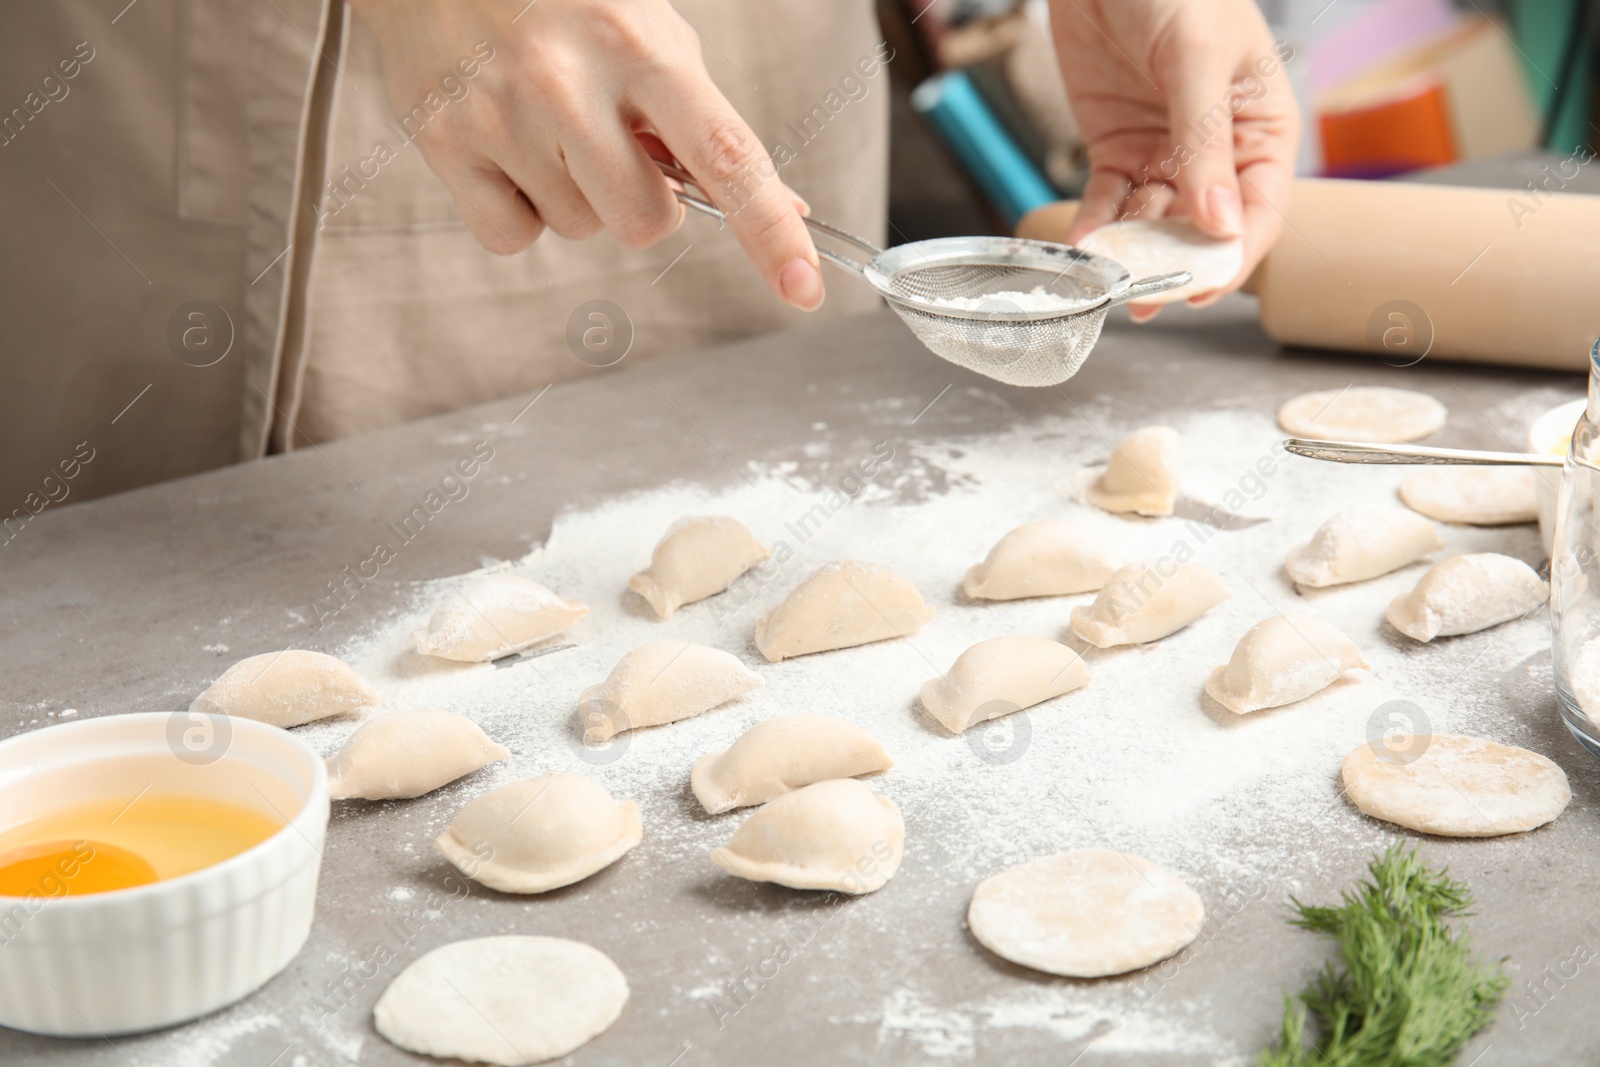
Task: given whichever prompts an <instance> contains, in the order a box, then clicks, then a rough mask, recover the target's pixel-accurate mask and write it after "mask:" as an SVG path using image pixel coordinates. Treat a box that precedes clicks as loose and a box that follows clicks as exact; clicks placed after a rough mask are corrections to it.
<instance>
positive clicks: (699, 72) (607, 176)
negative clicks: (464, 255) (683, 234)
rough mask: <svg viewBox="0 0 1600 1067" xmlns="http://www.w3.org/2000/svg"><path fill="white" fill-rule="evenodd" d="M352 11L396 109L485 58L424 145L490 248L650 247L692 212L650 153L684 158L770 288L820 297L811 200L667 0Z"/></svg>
mask: <svg viewBox="0 0 1600 1067" xmlns="http://www.w3.org/2000/svg"><path fill="white" fill-rule="evenodd" d="M351 4H352V6H353V7H354V8H355V10H356V13H357V14H358V15H359V16H360V17H361V19H362V21H364V22H365V23H366V24H367V25H368V26H370V27H371V28H372V30H373V32H374V33H375V34H376V35H377V37H378V40H379V43H380V45H381V46H382V49H383V57H384V72H385V76H386V78H387V81H388V83H389V92H390V97H391V99H392V101H393V102H394V105H395V108H396V110H397V111H398V112H399V113H400V114H401V115H402V116H404V115H406V114H407V113H409V112H410V111H411V110H412V108H414V107H416V106H417V105H418V104H419V103H420V102H421V101H423V100H424V99H425V98H426V97H427V96H428V94H429V93H434V94H438V93H439V84H440V80H441V78H442V77H444V76H446V75H449V76H454V77H456V78H457V79H458V80H459V78H460V73H459V71H458V64H459V63H461V62H462V61H468V62H478V63H479V64H480V70H479V73H478V74H477V76H476V77H475V78H474V79H473V80H472V90H471V92H470V93H468V94H467V95H466V96H465V97H463V98H461V99H460V100H459V101H455V102H452V103H450V104H448V105H447V106H445V107H444V108H442V109H441V110H440V111H439V112H438V113H437V114H436V115H434V116H433V117H432V118H431V120H430V121H429V122H428V123H427V124H426V126H424V127H423V129H422V131H421V134H420V135H419V136H418V138H417V144H418V146H419V147H420V148H421V150H422V154H423V157H424V158H425V159H426V160H427V162H428V165H429V166H430V167H432V168H433V170H434V172H435V173H436V174H438V175H439V177H440V178H441V179H442V180H443V181H444V182H445V184H446V185H447V186H448V187H449V189H450V192H451V195H452V196H453V197H454V198H455V202H456V209H457V210H458V211H459V212H460V213H461V217H462V219H463V221H465V222H466V224H467V228H468V229H470V230H471V231H472V233H473V235H474V236H476V237H477V239H478V240H479V241H480V242H481V243H482V244H483V246H484V247H485V248H487V249H489V250H490V251H491V252H496V253H501V254H510V253H513V252H518V251H520V250H522V249H523V248H526V247H527V246H528V245H530V244H532V243H533V242H534V241H535V240H536V239H537V238H538V236H539V234H540V233H542V232H543V231H544V229H545V227H547V226H548V227H549V228H550V229H551V230H554V231H555V232H556V233H557V234H559V235H560V236H562V237H566V238H570V239H574V240H576V239H580V238H584V237H589V236H591V235H593V234H594V233H596V232H597V231H599V230H600V229H602V228H604V229H607V230H610V231H611V232H612V233H614V234H615V235H616V236H617V237H618V238H619V239H620V240H622V241H623V242H624V243H626V244H628V245H630V246H631V247H634V248H645V247H648V246H650V245H652V244H655V243H656V242H657V241H660V240H661V239H662V238H664V237H666V236H667V235H669V234H671V233H672V232H673V231H674V230H676V229H677V228H678V225H679V223H680V222H681V221H682V219H683V208H682V206H681V205H680V204H679V203H678V201H677V200H676V198H675V197H674V195H673V187H672V185H671V184H669V183H668V181H667V179H666V178H664V177H663V176H662V174H661V172H660V171H659V170H657V169H656V167H655V165H654V163H653V162H652V157H653V158H654V159H660V160H663V161H665V160H669V159H672V158H676V159H677V160H678V161H679V162H680V163H681V164H682V165H683V167H684V168H685V169H686V170H688V171H689V173H691V174H693V175H694V176H695V179H696V181H697V182H698V183H699V185H700V187H701V188H702V189H703V190H704V191H705V192H706V194H707V196H709V197H710V199H711V200H712V201H713V202H714V203H716V205H717V206H718V207H719V208H721V209H722V210H723V211H724V212H726V213H727V215H728V225H729V226H730V228H731V229H732V230H733V232H734V234H735V235H736V236H737V237H738V239H739V243H740V244H741V245H742V246H743V248H744V251H745V254H746V255H747V256H748V257H749V258H750V261H751V262H752V263H753V264H755V267H756V269H757V270H758V271H760V273H761V275H762V277H763V278H765V279H766V281H767V284H768V286H770V287H771V288H772V291H773V292H774V293H776V294H777V295H778V296H780V297H782V298H783V299H784V300H785V301H787V302H788V303H790V304H793V305H794V306H796V307H799V308H804V309H806V310H811V309H814V308H815V307H817V305H819V304H820V303H821V302H822V296H823V290H822V275H821V272H820V270H819V269H818V259H817V253H816V248H815V246H813V244H812V242H811V236H810V234H809V233H808V232H807V230H806V227H805V223H804V222H803V221H801V215H802V212H804V211H805V210H806V208H805V204H804V201H802V200H801V199H800V198H799V197H798V196H796V195H795V194H794V193H792V192H791V191H790V190H789V188H788V187H787V186H786V185H784V184H783V182H782V180H781V179H780V178H779V177H778V172H777V168H776V167H775V166H774V164H773V162H772V159H771V158H770V157H769V156H768V155H767V152H766V149H765V148H763V147H762V144H761V142H760V140H759V139H758V138H757V137H756V135H755V133H754V132H752V131H751V129H750V127H749V126H748V125H746V124H745V122H744V120H743V119H741V118H740V117H739V115H738V113H737V112H736V111H735V110H734V109H733V106H732V105H731V104H730V103H729V102H728V100H727V98H726V97H724V96H723V95H722V93H721V92H720V91H719V90H718V89H717V87H716V86H715V85H714V84H713V83H712V81H711V77H710V75H708V74H707V73H706V69H705V64H704V63H703V62H702V60H701V55H700V38H699V34H698V33H697V32H696V31H695V29H694V28H693V27H692V26H690V25H689V23H688V22H686V21H685V20H684V19H683V17H682V16H681V15H679V14H678V12H677V10H676V9H675V8H674V7H673V6H672V4H671V3H670V2H668V0H533V2H529V0H351ZM485 43H486V44H487V48H485V47H484V44H485ZM475 48H476V49H477V51H476V52H475V51H474V49H475ZM489 49H492V52H490V51H489ZM484 55H489V56H490V57H491V58H490V59H488V60H487V61H485V60H484V59H483V56H484Z"/></svg>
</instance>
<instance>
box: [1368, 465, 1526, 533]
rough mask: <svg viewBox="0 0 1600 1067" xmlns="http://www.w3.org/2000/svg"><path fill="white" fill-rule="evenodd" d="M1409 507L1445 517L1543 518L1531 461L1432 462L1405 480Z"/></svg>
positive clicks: (1482, 522) (1487, 521)
mask: <svg viewBox="0 0 1600 1067" xmlns="http://www.w3.org/2000/svg"><path fill="white" fill-rule="evenodd" d="M1400 499H1401V500H1402V501H1404V502H1405V505H1406V507H1408V508H1410V509H1411V510H1412V511H1415V512H1417V513H1418V514H1421V515H1426V516H1427V517H1428V518H1430V519H1437V520H1438V521H1440V522H1454V523H1462V524H1466V525H1469V526H1514V525H1516V524H1517V523H1522V522H1538V521H1539V498H1538V496H1537V495H1536V493H1535V492H1534V486H1533V471H1531V470H1529V469H1528V468H1526V467H1454V466H1452V467H1429V468H1426V469H1424V470H1420V471H1418V472H1417V473H1415V474H1413V475H1411V476H1410V477H1408V478H1407V479H1406V480H1405V481H1403V482H1401V483H1400Z"/></svg>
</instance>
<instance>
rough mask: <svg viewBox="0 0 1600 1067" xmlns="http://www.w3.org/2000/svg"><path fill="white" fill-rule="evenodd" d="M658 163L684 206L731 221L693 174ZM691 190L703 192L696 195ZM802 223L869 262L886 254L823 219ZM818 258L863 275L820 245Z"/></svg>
mask: <svg viewBox="0 0 1600 1067" xmlns="http://www.w3.org/2000/svg"><path fill="white" fill-rule="evenodd" d="M655 164H656V166H657V167H659V168H661V173H663V174H665V175H666V176H667V177H669V178H671V179H672V180H673V181H675V182H677V183H678V184H679V185H682V186H683V187H684V188H682V189H674V190H673V193H674V194H676V195H677V197H678V199H679V200H680V201H681V202H682V203H683V204H684V206H685V207H689V208H693V209H694V210H695V211H698V212H700V213H701V214H702V215H710V216H711V217H712V218H714V219H716V220H718V221H719V222H726V221H728V216H727V215H726V214H724V213H723V211H722V209H721V208H719V207H717V205H715V204H713V203H712V202H711V201H710V200H708V199H707V198H706V197H705V196H704V195H703V190H702V187H701V185H700V183H699V182H697V181H696V180H695V177H694V175H693V174H690V173H689V172H688V171H686V170H684V169H683V168H682V167H679V166H675V165H673V164H671V163H663V162H661V161H660V160H659V159H658V160H656V161H655ZM692 190H702V191H701V192H695V191H692ZM801 221H802V222H804V223H805V224H806V226H808V227H809V228H810V229H811V231H812V232H813V233H820V234H822V235H823V236H825V237H832V238H833V239H834V240H836V241H842V242H844V243H845V244H848V245H854V246H855V247H856V248H858V249H860V250H861V251H862V252H864V253H866V255H867V258H868V259H871V258H872V257H874V256H878V255H881V254H882V252H883V249H881V248H879V247H878V246H877V245H875V244H873V243H872V242H871V241H868V240H866V239H865V238H861V237H857V236H856V235H855V234H853V233H850V232H849V231H848V230H841V229H839V227H837V226H832V225H829V224H828V223H826V222H823V221H822V220H820V219H813V218H808V217H804V216H802V218H801ZM817 255H819V256H821V257H822V258H823V259H825V260H827V261H828V262H829V263H832V264H833V265H834V266H836V267H843V268H844V269H845V270H848V271H854V272H855V273H857V274H861V273H862V272H863V271H862V268H863V267H864V266H865V264H864V263H863V261H861V260H858V259H852V258H850V257H849V256H846V255H842V254H841V253H838V252H835V251H834V250H833V249H831V248H824V247H823V246H821V245H818V246H817Z"/></svg>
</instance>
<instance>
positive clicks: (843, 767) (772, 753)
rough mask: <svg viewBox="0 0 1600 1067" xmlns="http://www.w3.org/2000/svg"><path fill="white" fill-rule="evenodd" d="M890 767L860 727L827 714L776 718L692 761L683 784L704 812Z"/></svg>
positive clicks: (729, 808)
mask: <svg viewBox="0 0 1600 1067" xmlns="http://www.w3.org/2000/svg"><path fill="white" fill-rule="evenodd" d="M892 766H894V761H893V760H891V759H890V758H889V754H888V753H886V752H884V750H883V746H882V745H880V744H878V742H877V740H876V739H875V738H873V736H872V735H871V734H869V733H867V732H866V731H865V730H863V729H861V727H859V726H856V725H854V724H853V723H849V722H846V721H845V720H843V719H838V718H834V717H833V716H832V715H780V716H778V717H777V718H775V719H766V720H764V721H762V722H758V723H756V724H755V725H754V726H752V727H750V729H748V730H746V731H745V732H744V733H743V734H741V735H740V736H739V739H738V740H737V741H735V742H734V743H733V744H732V745H730V746H728V747H727V748H725V749H722V750H720V751H717V752H712V753H709V754H707V755H704V756H701V757H700V758H699V759H698V760H696V761H695V764H694V771H693V773H691V774H690V776H689V784H690V785H692V786H693V787H694V795H695V796H696V797H698V798H699V800H700V803H701V804H702V805H703V806H704V807H705V809H706V811H707V812H709V813H710V814H712V815H719V814H721V813H722V812H724V811H732V810H733V809H734V808H743V807H748V806H749V805H751V804H765V803H766V802H767V801H769V800H771V799H773V798H774V797H780V796H783V795H784V794H785V793H790V792H793V791H794V790H796V789H799V788H800V787H801V786H807V785H810V784H811V783H813V782H825V781H828V780H829V779H832V778H854V777H855V776H856V775H858V774H877V773H878V772H879V771H886V770H888V769H889V768H890V767H892Z"/></svg>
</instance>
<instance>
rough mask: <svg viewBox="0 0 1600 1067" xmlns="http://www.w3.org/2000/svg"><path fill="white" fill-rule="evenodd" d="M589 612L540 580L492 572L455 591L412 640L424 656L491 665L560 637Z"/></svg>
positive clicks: (583, 606)
mask: <svg viewBox="0 0 1600 1067" xmlns="http://www.w3.org/2000/svg"><path fill="white" fill-rule="evenodd" d="M587 614H589V608H588V605H586V604H576V603H573V602H572V601H570V600H563V599H562V598H561V597H559V596H557V595H556V594H555V593H553V592H551V591H550V590H549V589H546V588H545V587H544V586H542V585H540V584H539V583H538V582H534V581H529V580H528V579H527V578H519V577H518V576H516V575H515V574H489V575H485V576H483V577H481V578H478V579H476V580H474V581H473V582H472V583H471V584H469V585H468V586H467V587H466V589H464V590H461V591H459V592H456V593H452V594H451V596H450V599H449V600H446V601H445V602H444V603H443V604H441V605H439V607H438V609H437V610H436V611H435V612H434V613H433V618H431V619H429V620H428V626H427V628H426V629H423V630H415V631H413V632H412V634H411V639H412V640H413V641H415V642H416V645H417V651H418V652H420V653H421V654H422V655H424V656H438V657H439V658H440V659H453V660H457V661H460V662H463V663H486V662H488V661H489V660H492V659H499V658H500V657H501V656H509V655H511V654H512V653H513V652H520V651H522V650H523V649H525V648H527V647H528V646H529V645H534V644H537V643H539V642H540V641H543V640H544V639H545V638H547V637H551V636H553V635H555V634H558V633H560V632H561V631H562V630H565V629H566V628H567V627H568V626H571V625H572V624H573V623H575V622H577V621H578V620H579V619H581V618H583V617H584V616H585V615H587Z"/></svg>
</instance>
